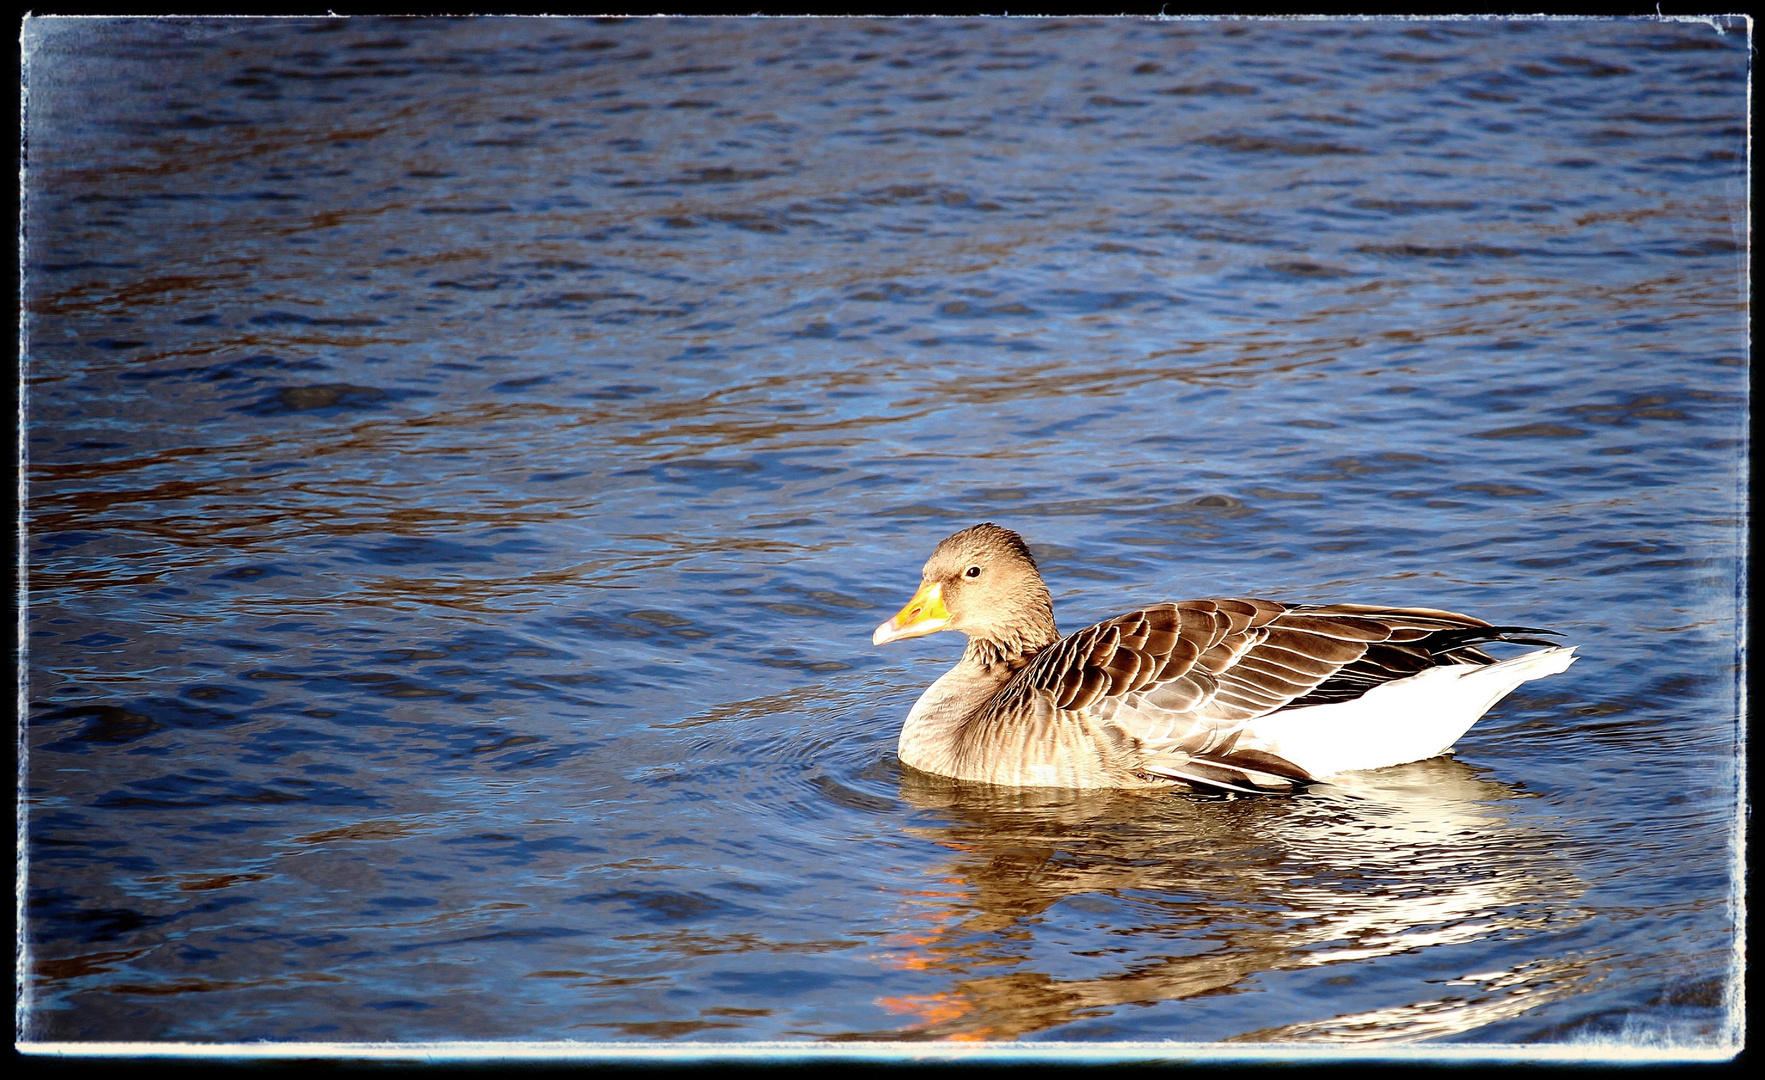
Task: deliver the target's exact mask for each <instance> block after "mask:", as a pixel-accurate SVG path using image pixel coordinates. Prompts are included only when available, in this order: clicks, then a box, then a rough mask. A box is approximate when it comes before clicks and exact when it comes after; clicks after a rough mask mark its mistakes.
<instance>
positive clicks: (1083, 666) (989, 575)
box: [872, 523, 1575, 792]
mask: <svg viewBox="0 0 1765 1080" xmlns="http://www.w3.org/2000/svg"><path fill="white" fill-rule="evenodd" d="M939 630H961V631H963V632H964V633H966V634H967V635H968V647H967V649H966V650H965V651H964V652H963V655H962V659H961V660H960V661H959V662H958V663H957V664H956V666H955V667H953V668H951V669H950V670H949V671H947V672H945V673H944V675H943V676H941V677H940V678H939V679H938V680H937V681H936V682H934V683H932V685H931V686H930V687H928V688H927V689H926V691H925V693H924V694H922V695H921V696H920V698H919V700H918V701H917V702H916V703H915V704H914V706H913V709H912V711H911V712H909V713H908V715H907V720H906V722H905V723H904V724H903V725H902V728H901V738H900V742H899V744H898V748H897V749H898V753H899V756H900V759H901V762H902V763H903V764H905V765H908V766H911V767H912V768H915V769H919V770H921V771H923V772H928V773H935V774H937V775H940V776H950V777H955V778H957V779H961V780H971V781H978V782H981V783H988V784H999V785H1006V786H1013V787H1059V788H1150V787H1168V786H1172V785H1177V784H1188V785H1191V786H1198V787H1202V788H1210V789H1221V790H1228V791H1251V792H1254V791H1279V790H1290V789H1292V788H1295V787H1298V786H1301V785H1304V784H1307V783H1312V782H1315V781H1319V780H1323V779H1325V778H1326V777H1328V776H1330V775H1332V774H1335V773H1339V772H1346V771H1350V770H1356V769H1376V768H1383V767H1386V766H1389V765H1399V764H1403V763H1405V762H1409V761H1420V760H1423V759H1425V758H1430V757H1435V756H1438V755H1440V754H1443V753H1445V752H1446V751H1447V750H1449V749H1451V748H1452V745H1453V743H1455V742H1456V741H1457V740H1458V739H1459V737H1460V736H1462V735H1463V734H1464V733H1465V732H1466V731H1468V730H1470V727H1471V725H1472V724H1474V723H1476V722H1477V719H1478V718H1479V717H1481V716H1482V715H1483V714H1484V713H1485V712H1487V711H1488V710H1489V708H1490V707H1491V706H1493V705H1494V704H1495V703H1496V702H1497V701H1500V700H1501V699H1502V698H1503V697H1505V696H1506V695H1507V694H1508V693H1509V692H1510V691H1512V690H1513V689H1514V688H1515V687H1517V686H1519V685H1520V684H1521V683H1523V682H1526V681H1527V680H1529V679H1537V678H1542V677H1543V676H1545V675H1550V674H1553V673H1555V672H1559V671H1562V670H1564V669H1565V668H1567V667H1568V666H1569V664H1570V663H1571V662H1572V661H1573V660H1574V658H1575V655H1574V652H1575V651H1574V649H1573V648H1563V647H1560V646H1557V645H1554V644H1552V643H1551V642H1549V641H1545V640H1541V639H1539V638H1537V637H1535V636H1531V635H1537V634H1548V633H1554V631H1548V630H1537V629H1534V628H1530V627H1519V626H1493V625H1491V624H1490V623H1487V622H1484V621H1483V620H1481V619H1476V618H1472V617H1471V616H1469V615H1460V614H1457V613H1455V612H1450V611H1439V610H1436V609H1433V608H1390V607H1377V606H1370V605H1365V604H1327V605H1285V604H1279V603H1275V602H1274V601H1271V600H1255V599H1236V598H1233V599H1228V598H1214V599H1207V600H1185V601H1182V602H1180V603H1163V604H1153V605H1150V606H1147V607H1143V608H1140V609H1139V610H1137V611H1131V612H1128V613H1127V614H1125V615H1118V616H1116V617H1115V618H1113V619H1108V620H1105V621H1103V622H1100V623H1098V624H1096V625H1095V626H1090V627H1086V628H1085V629H1083V630H1079V631H1077V632H1075V633H1073V634H1069V635H1067V636H1065V637H1062V636H1061V635H1060V633H1059V632H1058V630H1057V629H1056V628H1055V623H1054V605H1053V600H1052V597H1051V596H1050V594H1049V592H1048V587H1047V585H1046V583H1044V582H1043V580H1042V576H1041V573H1040V572H1039V571H1038V569H1037V567H1036V562H1035V559H1034V557H1033V556H1031V554H1030V551H1029V548H1028V547H1027V546H1026V545H1025V544H1024V542H1023V540H1022V538H1021V537H1019V536H1018V535H1017V534H1016V533H1014V532H1012V531H1010V530H1009V529H1004V528H1000V527H999V526H997V525H994V524H991V523H984V524H980V525H976V526H973V527H972V528H968V529H964V530H962V531H961V532H959V533H956V534H955V535H954V536H951V537H949V538H948V539H946V540H945V541H944V542H943V543H941V544H939V545H938V547H937V550H936V551H934V552H933V553H932V556H931V558H930V559H929V560H928V561H927V562H926V564H925V569H924V572H923V574H922V577H921V583H920V588H919V591H918V592H917V593H916V594H915V595H914V597H913V598H912V599H911V600H909V601H908V602H907V604H906V606H905V607H903V608H902V609H901V611H900V612H899V613H898V614H896V615H895V617H894V618H892V619H890V620H889V621H887V622H885V623H883V624H882V625H881V626H879V627H877V628H876V632H875V633H874V634H873V635H872V641H873V642H874V643H875V644H878V645H881V644H884V643H886V642H890V641H898V640H901V639H903V638H910V637H919V636H921V635H924V634H930V633H934V632H936V631H939ZM1492 641H1505V642H1514V643H1519V644H1528V645H1541V646H1544V648H1541V649H1538V650H1536V651H1533V652H1528V653H1525V654H1523V655H1520V656H1516V657H1513V658H1511V659H1507V660H1500V661H1498V660H1496V659H1495V658H1494V657H1492V656H1490V655H1489V654H1488V653H1486V652H1484V651H1483V650H1482V649H1480V648H1479V647H1478V646H1480V645H1483V644H1487V643H1489V642H1492Z"/></svg>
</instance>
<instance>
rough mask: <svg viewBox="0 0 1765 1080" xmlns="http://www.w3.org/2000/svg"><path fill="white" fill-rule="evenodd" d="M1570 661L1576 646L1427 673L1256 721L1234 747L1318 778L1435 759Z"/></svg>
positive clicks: (1543, 650) (1259, 718)
mask: <svg viewBox="0 0 1765 1080" xmlns="http://www.w3.org/2000/svg"><path fill="white" fill-rule="evenodd" d="M1574 660H1575V649H1574V647H1568V648H1560V647H1559V648H1549V649H1540V650H1538V651H1536V652H1529V653H1526V654H1524V655H1522V656H1516V657H1514V658H1512V659H1510V660H1503V661H1500V662H1499V663H1494V664H1448V665H1445V666H1442V667H1436V668H1429V669H1427V670H1426V671H1422V672H1419V673H1417V674H1415V675H1411V676H1410V677H1409V678H1407V679H1398V680H1396V681H1395V682H1388V683H1383V684H1381V685H1379V686H1375V687H1374V688H1373V689H1371V690H1369V691H1367V692H1366V693H1365V694H1363V695H1361V696H1360V697H1358V698H1355V699H1354V700H1353V701H1341V702H1336V703H1333V704H1330V705H1307V706H1304V707H1301V708H1298V709H1286V710H1283V711H1281V712H1275V713H1270V714H1269V715H1267V716H1262V717H1258V718H1257V719H1255V720H1252V721H1251V722H1250V724H1249V726H1248V728H1247V729H1246V731H1245V733H1244V735H1243V736H1241V737H1240V739H1239V745H1240V746H1247V747H1254V748H1256V749H1259V750H1267V751H1268V752H1269V753H1271V754H1274V755H1276V756H1278V757H1282V758H1285V759H1287V760H1288V761H1291V762H1292V763H1293V764H1295V765H1298V766H1299V767H1300V768H1302V769H1304V770H1305V771H1306V772H1308V773H1311V774H1312V775H1313V776H1316V777H1319V778H1322V777H1325V776H1328V775H1330V774H1331V773H1338V772H1346V771H1349V770H1351V769H1383V768H1385V767H1386V766H1389V765H1402V764H1405V763H1406V762H1411V761H1422V760H1425V759H1427V758H1431V757H1438V756H1439V755H1441V754H1444V753H1446V752H1447V751H1448V750H1450V749H1452V745H1453V744H1454V743H1456V742H1458V740H1459V737H1460V736H1462V735H1464V733H1465V732H1467V731H1469V730H1471V725H1472V724H1475V723H1476V722H1477V720H1478V718H1479V717H1481V716H1482V715H1483V714H1484V713H1486V712H1488V711H1489V709H1490V707H1491V706H1492V705H1494V704H1495V703H1496V702H1498V701H1500V700H1501V699H1502V698H1504V697H1506V696H1507V695H1508V694H1509V693H1511V692H1512V691H1513V690H1514V688H1515V687H1517V686H1519V685H1520V684H1521V683H1523V682H1527V681H1529V680H1531V679H1540V678H1543V677H1544V676H1546V675H1554V674H1556V673H1557V672H1559V671H1562V670H1564V669H1565V668H1567V667H1568V666H1569V665H1570V664H1571V663H1573V662H1574Z"/></svg>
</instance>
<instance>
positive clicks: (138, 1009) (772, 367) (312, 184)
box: [22, 19, 1748, 1050]
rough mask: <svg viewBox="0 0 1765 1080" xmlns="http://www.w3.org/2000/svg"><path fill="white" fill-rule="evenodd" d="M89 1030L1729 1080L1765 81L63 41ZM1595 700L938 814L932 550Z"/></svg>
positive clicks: (1020, 27) (1356, 48)
mask: <svg viewBox="0 0 1765 1080" xmlns="http://www.w3.org/2000/svg"><path fill="white" fill-rule="evenodd" d="M25 50H26V63H25V76H26V80H27V85H28V91H29V97H28V109H29V112H28V136H29V143H28V159H27V165H28V170H29V171H28V176H27V194H28V202H27V205H26V208H25V210H26V244H27V247H26V260H27V261H26V269H27V277H26V292H25V302H26V345H27V357H26V366H25V368H24V388H25V393H26V395H27V398H26V404H27V409H28V412H27V419H28V425H27V428H26V431H25V439H26V441H25V450H26V454H27V459H28V474H27V475H28V480H29V487H28V503H27V512H26V517H25V527H26V529H27V531H28V584H29V589H30V593H29V605H28V639H27V641H28V663H27V668H26V673H25V679H26V683H25V687H24V694H25V700H26V703H27V706H28V707H27V709H26V717H27V719H28V728H27V744H28V753H29V757H28V769H27V772H26V774H25V797H26V800H27V801H26V807H27V810H28V814H29V825H30V839H29V848H28V854H29V860H30V861H29V866H28V882H27V883H28V886H29V892H28V908H27V910H26V916H27V919H26V922H25V928H26V941H27V944H28V950H29V956H28V959H29V961H30V963H31V965H32V966H31V977H32V981H31V982H30V997H29V998H28V999H27V1001H26V1004H25V1007H24V1012H23V1013H22V1016H23V1020H22V1023H23V1025H24V1027H23V1031H24V1035H25V1037H26V1038H28V1039H33V1040H40V1041H76V1042H83V1041H92V1040H185V1041H198V1042H208V1041H218V1042H238V1041H251V1040H263V1039H267V1040H308V1041H334V1040H375V1041H378V1040H392V1041H400V1042H413V1041H422V1040H436V1039H489V1040H559V1039H563V1040H584V1041H590V1042H672V1043H676V1044H690V1043H693V1042H750V1041H756V1040H860V1039H863V1040H868V1039H884V1040H893V1039H900V1040H928V1039H966V1040H1005V1039H1022V1040H1055V1041H1072V1042H1081V1043H1098V1042H1113V1041H1140V1040H1144V1041H1163V1040H1178V1041H1187V1042H1205V1043H1225V1044H1228V1045H1245V1044H1250V1045H1255V1044H1272V1043H1299V1044H1306V1045H1323V1046H1329V1045H1337V1046H1340V1045H1353V1046H1365V1045H1368V1044H1381V1043H1390V1042H1409V1041H1415V1040H1434V1041H1436V1042H1442V1043H1513V1044H1540V1043H1543V1044H1552V1043H1556V1044H1560V1043H1574V1042H1595V1043H1598V1042H1605V1043H1614V1042H1615V1043H1620V1044H1628V1045H1662V1044H1671V1045H1676V1046H1680V1047H1690V1048H1705V1049H1710V1048H1714V1049H1717V1050H1720V1049H1721V1048H1723V1047H1733V1046H1736V1045H1738V1040H1739V1038H1740V1033H1739V1030H1738V1028H1737V1026H1736V1024H1737V1023H1738V1020H1736V1019H1734V1015H1735V1014H1734V1013H1733V1012H1731V1008H1732V1006H1733V1005H1734V1004H1735V1002H1734V1000H1733V998H1732V994H1733V992H1734V990H1735V988H1736V985H1737V984H1736V981H1735V973H1736V971H1737V968H1736V966H1735V965H1736V960H1735V957H1736V948H1737V919H1738V917H1739V916H1738V909H1737V908H1736V906H1735V904H1736V901H1737V899H1738V892H1737V885H1736V878H1735V876H1734V874H1735V871H1734V869H1733V867H1734V862H1733V852H1734V850H1735V845H1736V844H1737V843H1738V841H1739V824H1738V821H1739V819H1738V814H1737V805H1738V792H1739V789H1740V785H1741V781H1742V771H1741V761H1740V758H1739V756H1738V755H1739V754H1740V751H1741V746H1742V742H1741V727H1740V724H1741V720H1740V706H1739V702H1738V687H1739V681H1738V678H1739V668H1738V666H1737V664H1738V661H1739V659H1740V657H1741V645H1740V642H1739V641H1738V633H1739V626H1740V625H1741V623H1740V618H1739V613H1740V611H1741V605H1742V604H1743V603H1744V593H1743V592H1742V586H1741V581H1742V575H1741V569H1740V564H1739V559H1740V553H1741V551H1742V550H1743V547H1742V544H1743V529H1744V522H1745V504H1744V501H1743V500H1744V480H1745V478H1744V464H1743V463H1744V461H1745V446H1744V440H1745V438H1746V427H1745V422H1746V412H1747V407H1748V406H1747V399H1746V385H1747V384H1746V376H1747V364H1748V353H1747V344H1746V336H1745V335H1746V317H1747V311H1746V303H1747V291H1746V290H1747V284H1746V281H1745V277H1744V268H1745V259H1746V250H1747V233H1746V227H1747V225H1746V219H1745V208H1746V183H1747V175H1746V152H1747V146H1746V124H1747V113H1746V85H1747V83H1746V80H1747V75H1748V51H1747V50H1748V45H1747V37H1746V32H1745V28H1744V26H1743V25H1741V24H1739V23H1730V24H1726V25H1711V24H1709V23H1668V22H1658V21H1607V22H1577V21H1571V22H1551V23H1541V22H1530V23H1528V22H1450V23H1449V22H1439V23H1429V22H1398V21H1384V22H1328V21H1325V22H1278V21H1276V22H1252V23H1244V22H1176V21H1172V22H1157V21H1140V20H1080V21H1045V20H989V21H891V20H826V21H799V20H779V21H752V20H725V21H703V22H698V21H676V20H656V21H627V22H597V21H592V20H573V19H563V20H549V19H525V20H494V19H482V20H421V19H419V20H388V21H373V20H310V21H302V20H270V21H257V20H253V21H236V22H226V21H197V22H189V21H149V20H140V21H103V20H101V21H85V20H82V21H71V20H56V19H39V20H34V21H32V22H30V23H28V24H27V26H26V29H25ZM988 519H990V520H994V521H998V522H1000V523H1002V524H1005V525H1008V526H1010V527H1012V528H1015V529H1017V530H1019V531H1020V532H1022V533H1023V534H1024V535H1025V536H1026V537H1027V538H1028V539H1029V540H1030V542H1031V544H1032V546H1033V547H1034V549H1035V551H1036V553H1037V555H1038V557H1039V558H1040V559H1041V561H1042V564H1043V568H1044V570H1045V571H1046V573H1047V575H1048V578H1049V582H1050V586H1051V588H1052V589H1053V591H1054V595H1055V598H1056V604H1057V609H1058V612H1059V615H1060V619H1061V625H1062V627H1063V628H1065V629H1067V630H1071V629H1076V628H1078V627H1080V626H1083V625H1085V624H1086V623H1088V622H1090V621H1092V620H1094V619H1098V618H1102V617H1106V616H1108V615H1111V614H1114V613H1116V612H1118V611H1120V610H1123V609H1126V608H1128V607H1131V606H1135V605H1138V604H1140V603H1145V602H1151V601H1155V600H1161V599H1182V598H1187V597H1192V596H1209V595H1251V596H1264V597H1269V598H1271V599H1277V600H1284V601H1299V602H1331V601H1362V602H1373V603H1390V604H1405V605H1427V606H1435V607H1443V608H1449V609H1454V610H1462V611H1468V612H1470V613H1472V614H1477V615H1481V616H1483V617H1486V618H1490V619H1493V620H1496V621H1501V622H1508V623H1523V624H1530V625H1538V626H1549V627H1554V628H1556V629H1558V630H1560V631H1561V632H1562V633H1563V634H1564V636H1565V640H1566V641H1568V642H1570V643H1573V644H1576V645H1579V646H1580V649H1581V657H1582V659H1581V661H1580V662H1579V663H1577V664H1576V666H1575V667H1574V668H1572V669H1571V670H1570V671H1568V672H1567V673H1565V674H1562V675H1558V676H1554V677H1552V678H1550V679H1548V680H1544V681H1542V682H1536V683H1531V684H1529V685H1527V686H1525V687H1523V688H1522V689H1521V690H1520V691H1519V692H1517V693H1515V694H1514V695H1513V696H1512V697H1511V698H1509V699H1508V700H1507V701H1506V702H1505V703H1504V704H1503V705H1501V706H1500V707H1498V708H1497V709H1496V711H1494V712H1493V713H1491V714H1490V715H1489V716H1488V717H1486V718H1485V719H1484V720H1483V721H1482V722H1481V723H1480V724H1479V725H1478V726H1477V727H1476V728H1474V729H1473V730H1472V731H1471V733H1470V734H1469V735H1467V736H1466V737H1465V738H1464V739H1463V740H1462V741H1461V742H1460V743H1459V746H1458V751H1457V754H1456V756H1454V757H1452V758H1442V759H1436V760H1434V761H1429V762H1423V763H1418V764H1415V765H1410V766H1404V767H1400V768H1397V769H1393V770H1386V771H1383V772H1379V773H1373V774H1365V775H1363V776H1362V777H1360V778H1358V779H1356V780H1355V781H1354V782H1353V783H1350V784H1345V785H1343V786H1341V787H1338V788H1320V789H1316V790H1314V791H1313V792H1311V793H1308V794H1304V795H1300V796H1296V797H1290V798H1263V799H1251V800H1235V801H1226V800H1223V799H1220V798H1214V797H1202V796H1199V795H1181V794H1168V793H1167V794H1162V795H1158V796H1156V797H1149V796H1145V795H1126V794H1124V795H1093V796H1086V797H1082V798H1081V797H1078V796H1076V795H1072V794H1070V793H1069V794H1062V793H1059V792H1046V791H1045V792H1015V793H1013V792H1005V791H988V790H985V789H974V788H962V787H958V786H955V785H949V784H940V783H938V782H936V781H933V780H930V779H928V778H926V777H922V776H918V775H916V774H909V773H904V771H903V770H902V768H901V766H900V765H899V764H898V762H897V761H896V759H895V756H894V740H895V737H896V734H897V732H898V729H899V724H900V721H901V718H902V717H903V716H904V715H905V713H906V711H907V709H908V707H909V705H910V704H911V703H912V701H913V700H914V698H915V697H916V696H917V695H918V693H919V692H920V690H921V689H922V688H923V687H924V686H925V685H926V684H927V683H928V682H930V681H931V680H932V679H933V678H935V677H936V675H937V674H938V673H939V672H940V671H942V670H943V668H944V667H945V666H947V665H948V664H950V663H951V662H953V660H954V658H955V655H956V654H957V653H958V652H959V649H960V644H961V642H960V639H957V638H955V637H954V636H953V635H937V636H933V637H930V638H926V639H923V640H919V641H913V642H909V643H905V644H900V645H894V646H891V647H889V648H886V649H874V648H872V646H871V644H870V640H869V635H870V630H871V628H872V627H874V626H875V625H876V624H877V623H878V622H879V621H881V620H882V619H884V618H886V617H887V616H888V615H889V614H891V613H892V612H893V611H894V610H895V608H896V607H897V606H899V604H900V603H901V602H902V601H903V600H905V599H906V597H907V596H908V594H910V593H911V592H912V590H913V588H914V587H915V585H916V583H917V579H918V572H919V566H920V563H921V562H922V561H923V560H924V558H925V556H926V555H927V554H928V553H929V552H930V550H931V548H932V546H933V545H934V544H935V543H936V542H937V541H938V540H939V539H941V538H942V537H943V536H945V535H947V534H948V533H950V532H953V531H955V530H956V529H958V528H960V527H962V526H965V525H968V524H971V523H973V522H975V521H979V520H988Z"/></svg>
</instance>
